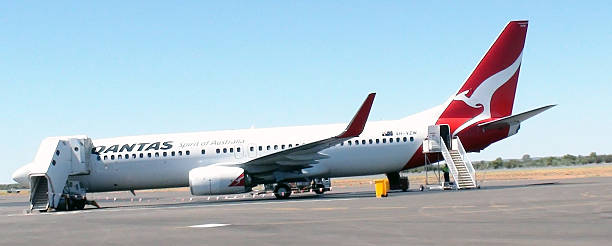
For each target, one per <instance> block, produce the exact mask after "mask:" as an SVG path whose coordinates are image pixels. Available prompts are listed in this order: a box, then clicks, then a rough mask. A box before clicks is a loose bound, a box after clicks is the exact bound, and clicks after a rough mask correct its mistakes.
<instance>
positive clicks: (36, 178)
mask: <svg viewBox="0 0 612 246" xmlns="http://www.w3.org/2000/svg"><path fill="white" fill-rule="evenodd" d="M92 150H93V144H92V141H91V139H90V138H88V137H87V136H68V137H50V138H46V139H44V140H43V141H42V143H41V144H40V147H39V149H38V152H37V153H36V157H35V158H34V162H32V163H31V164H29V165H28V166H29V171H30V175H29V180H30V210H34V211H48V210H52V209H55V210H74V209H83V207H85V205H86V204H91V205H94V206H97V204H95V202H93V201H87V198H86V197H85V194H86V190H85V189H84V188H83V187H82V186H81V184H80V183H79V181H77V180H76V179H77V178H75V177H78V176H80V175H89V173H90V170H91V169H90V164H91V162H92V161H91V158H97V155H96V154H94V153H93V151H92Z"/></svg>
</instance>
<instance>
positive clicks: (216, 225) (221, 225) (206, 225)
mask: <svg viewBox="0 0 612 246" xmlns="http://www.w3.org/2000/svg"><path fill="white" fill-rule="evenodd" d="M228 225H230V224H202V225H192V226H188V227H189V228H215V227H223V226H228Z"/></svg>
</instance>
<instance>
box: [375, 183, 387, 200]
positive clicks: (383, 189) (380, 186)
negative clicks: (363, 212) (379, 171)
mask: <svg viewBox="0 0 612 246" xmlns="http://www.w3.org/2000/svg"><path fill="white" fill-rule="evenodd" d="M374 184H375V188H376V197H377V198H381V197H386V196H387V191H389V180H387V179H377V180H374Z"/></svg>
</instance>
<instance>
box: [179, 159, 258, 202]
mask: <svg viewBox="0 0 612 246" xmlns="http://www.w3.org/2000/svg"><path fill="white" fill-rule="evenodd" d="M249 183H250V180H249V178H248V175H246V173H244V169H242V168H239V167H226V166H207V167H198V168H194V169H191V171H189V187H190V188H191V194H192V195H196V196H202V195H221V194H235V193H244V192H249V191H251V186H250V184H249Z"/></svg>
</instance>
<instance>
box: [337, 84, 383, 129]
mask: <svg viewBox="0 0 612 246" xmlns="http://www.w3.org/2000/svg"><path fill="white" fill-rule="evenodd" d="M374 96H376V93H370V94H369V95H368V98H366V100H365V101H364V102H363V104H362V105H361V108H359V111H357V114H355V116H354V117H353V119H352V120H351V123H349V125H348V126H347V127H346V129H345V130H344V132H342V133H341V134H340V135H338V136H336V138H352V137H357V136H359V135H360V134H361V133H362V132H363V128H364V127H365V124H366V122H367V121H368V116H369V115H370V109H371V108H372V103H374Z"/></svg>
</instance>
